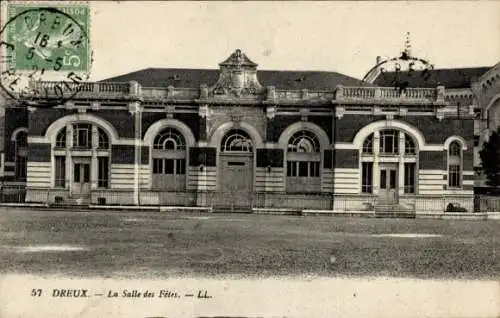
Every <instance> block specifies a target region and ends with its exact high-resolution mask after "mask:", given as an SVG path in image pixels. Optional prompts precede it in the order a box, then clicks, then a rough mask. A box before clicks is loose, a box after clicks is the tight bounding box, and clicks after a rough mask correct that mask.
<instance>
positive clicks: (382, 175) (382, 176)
mask: <svg viewBox="0 0 500 318" xmlns="http://www.w3.org/2000/svg"><path fill="white" fill-rule="evenodd" d="M386 188H387V170H385V169H384V170H380V189H386Z"/></svg>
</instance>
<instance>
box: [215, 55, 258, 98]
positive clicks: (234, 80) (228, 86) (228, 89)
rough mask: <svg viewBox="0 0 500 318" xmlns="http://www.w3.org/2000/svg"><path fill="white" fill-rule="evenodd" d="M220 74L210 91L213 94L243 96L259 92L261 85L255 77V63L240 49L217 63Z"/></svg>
mask: <svg viewBox="0 0 500 318" xmlns="http://www.w3.org/2000/svg"><path fill="white" fill-rule="evenodd" d="M219 66H220V75H219V80H218V81H217V83H216V84H215V85H214V86H213V87H212V89H211V91H212V92H213V94H214V95H219V96H220V95H222V96H227V95H229V96H228V97H243V96H250V95H257V94H259V93H261V91H262V86H261V85H260V83H259V81H258V79H257V66H258V65H257V64H256V63H254V62H252V61H251V60H250V59H249V58H248V57H247V56H246V55H245V54H244V53H242V52H241V50H240V49H237V50H236V51H234V53H232V54H231V55H230V56H229V57H228V58H227V59H226V60H225V61H224V62H222V63H220V64H219Z"/></svg>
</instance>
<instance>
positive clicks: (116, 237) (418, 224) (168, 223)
mask: <svg viewBox="0 0 500 318" xmlns="http://www.w3.org/2000/svg"><path fill="white" fill-rule="evenodd" d="M385 234H391V235H392V234H396V236H386V235H385ZM397 234H403V235H402V236H401V237H400V236H397ZM404 234H406V235H408V234H409V235H408V237H404ZM412 234H428V235H429V236H428V237H413V236H412ZM430 234H432V235H430ZM499 247H500V222H498V221H462V220H461V221H453V220H431V219H410V220H408V219H365V218H339V217H313V216H309V217H299V216H267V215H248V214H244V215H243V214H194V213H193V214H177V213H171V214H168V213H154V212H148V213H143V212H98V211H95V212H77V211H47V210H26V209H5V208H2V209H1V210H0V273H30V274H60V275H72V276H101V277H172V276H198V275H203V276H215V275H237V276H240V277H241V276H257V275H259V276H274V275H303V274H312V275H321V276H397V277H420V278H430V277H432V278H498V277H499V276H500V275H499V273H500V262H499V260H500V258H499V257H497V253H499V252H500V250H499ZM27 248H30V249H27ZM43 248H45V250H43ZM55 248H60V250H51V249H55ZM65 248H68V249H69V248H75V249H73V250H64V249H65ZM76 248H79V249H76ZM47 249H48V250H47Z"/></svg>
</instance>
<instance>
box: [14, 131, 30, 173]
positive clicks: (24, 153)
mask: <svg viewBox="0 0 500 318" xmlns="http://www.w3.org/2000/svg"><path fill="white" fill-rule="evenodd" d="M15 143H16V147H15V151H16V158H15V160H16V172H15V173H16V180H19V181H26V172H27V171H26V170H27V158H28V134H27V133H26V131H24V130H23V131H19V132H18V133H17V134H16V136H15Z"/></svg>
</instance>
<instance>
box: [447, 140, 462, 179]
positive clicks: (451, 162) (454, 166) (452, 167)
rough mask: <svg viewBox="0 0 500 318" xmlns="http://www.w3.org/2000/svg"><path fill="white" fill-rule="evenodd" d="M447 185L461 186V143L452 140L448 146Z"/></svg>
mask: <svg viewBox="0 0 500 318" xmlns="http://www.w3.org/2000/svg"><path fill="white" fill-rule="evenodd" d="M448 186H449V187H450V188H461V187H462V145H461V144H460V143H459V142H458V141H453V142H452V143H451V144H450V146H449V148H448Z"/></svg>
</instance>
